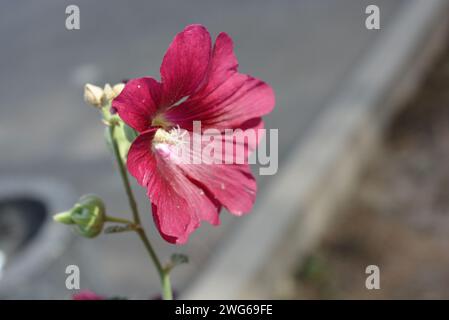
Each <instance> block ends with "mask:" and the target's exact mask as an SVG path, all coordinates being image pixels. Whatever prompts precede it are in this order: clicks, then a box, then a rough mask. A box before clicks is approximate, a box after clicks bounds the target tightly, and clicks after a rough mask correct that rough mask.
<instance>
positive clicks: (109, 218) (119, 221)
mask: <svg viewBox="0 0 449 320" xmlns="http://www.w3.org/2000/svg"><path fill="white" fill-rule="evenodd" d="M106 221H108V222H116V223H123V224H134V222H132V221H129V220H128V219H122V218H117V217H111V216H106Z"/></svg>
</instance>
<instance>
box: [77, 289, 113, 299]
mask: <svg viewBox="0 0 449 320" xmlns="http://www.w3.org/2000/svg"><path fill="white" fill-rule="evenodd" d="M72 299H73V300H105V299H106V298H105V297H103V296H100V295H98V294H96V293H95V292H93V291H90V290H83V291H80V292H79V293H76V294H74V295H73V296H72Z"/></svg>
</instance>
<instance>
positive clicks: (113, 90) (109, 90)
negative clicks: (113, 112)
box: [103, 83, 125, 101]
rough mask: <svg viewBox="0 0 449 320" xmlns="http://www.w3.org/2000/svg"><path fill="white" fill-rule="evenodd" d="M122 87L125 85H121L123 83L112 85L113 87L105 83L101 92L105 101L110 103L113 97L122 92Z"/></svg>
mask: <svg viewBox="0 0 449 320" xmlns="http://www.w3.org/2000/svg"><path fill="white" fill-rule="evenodd" d="M124 87H125V84H123V83H118V84H116V85H114V86H113V87H111V86H110V84H109V83H107V84H106V85H105V86H104V90H103V91H104V95H105V97H106V99H107V100H109V101H112V100H113V99H114V98H115V97H117V96H118V95H119V94H120V92H122V90H123V88H124Z"/></svg>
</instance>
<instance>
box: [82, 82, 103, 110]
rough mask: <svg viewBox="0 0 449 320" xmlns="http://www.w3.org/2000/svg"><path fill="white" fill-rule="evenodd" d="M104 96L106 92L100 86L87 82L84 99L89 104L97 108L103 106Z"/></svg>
mask: <svg viewBox="0 0 449 320" xmlns="http://www.w3.org/2000/svg"><path fill="white" fill-rule="evenodd" d="M103 96H104V92H103V89H101V88H100V87H97V86H94V85H93V84H90V83H86V84H85V85H84V101H86V102H87V103H88V104H90V105H92V106H94V107H96V108H101V106H102V104H103Z"/></svg>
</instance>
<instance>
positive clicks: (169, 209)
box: [127, 129, 219, 244]
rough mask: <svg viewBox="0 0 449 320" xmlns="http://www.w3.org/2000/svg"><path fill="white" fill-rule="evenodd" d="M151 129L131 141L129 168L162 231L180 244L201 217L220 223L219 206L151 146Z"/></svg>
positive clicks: (196, 225)
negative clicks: (148, 200) (145, 196)
mask: <svg viewBox="0 0 449 320" xmlns="http://www.w3.org/2000/svg"><path fill="white" fill-rule="evenodd" d="M154 133H155V130H154V129H153V130H149V131H147V132H145V133H142V134H141V135H139V136H138V137H137V138H136V140H135V141H134V142H133V144H132V145H131V148H130V150H129V152H128V160H127V166H128V170H129V172H130V173H131V175H133V176H134V177H135V178H136V179H137V181H138V182H139V183H140V184H141V185H142V186H144V187H146V188H147V195H148V197H149V198H150V200H151V203H152V206H153V216H154V220H155V223H156V226H157V227H158V229H159V231H160V233H161V235H162V236H163V237H164V239H166V240H167V241H169V242H171V243H176V244H183V243H186V242H187V240H188V237H189V235H190V233H192V232H193V231H194V230H195V229H196V228H198V227H199V226H200V223H201V221H207V222H209V223H211V224H213V225H217V224H219V216H218V210H219V209H218V208H217V205H216V202H215V201H213V200H212V199H210V198H209V197H208V195H207V194H206V193H205V192H204V191H203V190H202V189H201V188H200V187H199V186H198V185H197V184H195V183H193V182H192V181H190V180H189V179H188V178H187V177H186V176H185V175H184V173H183V172H182V170H181V169H180V168H179V167H178V166H177V165H176V164H175V163H173V162H172V161H171V160H170V159H168V158H166V157H164V156H163V155H160V154H159V153H158V151H157V150H152V140H153V136H154Z"/></svg>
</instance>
